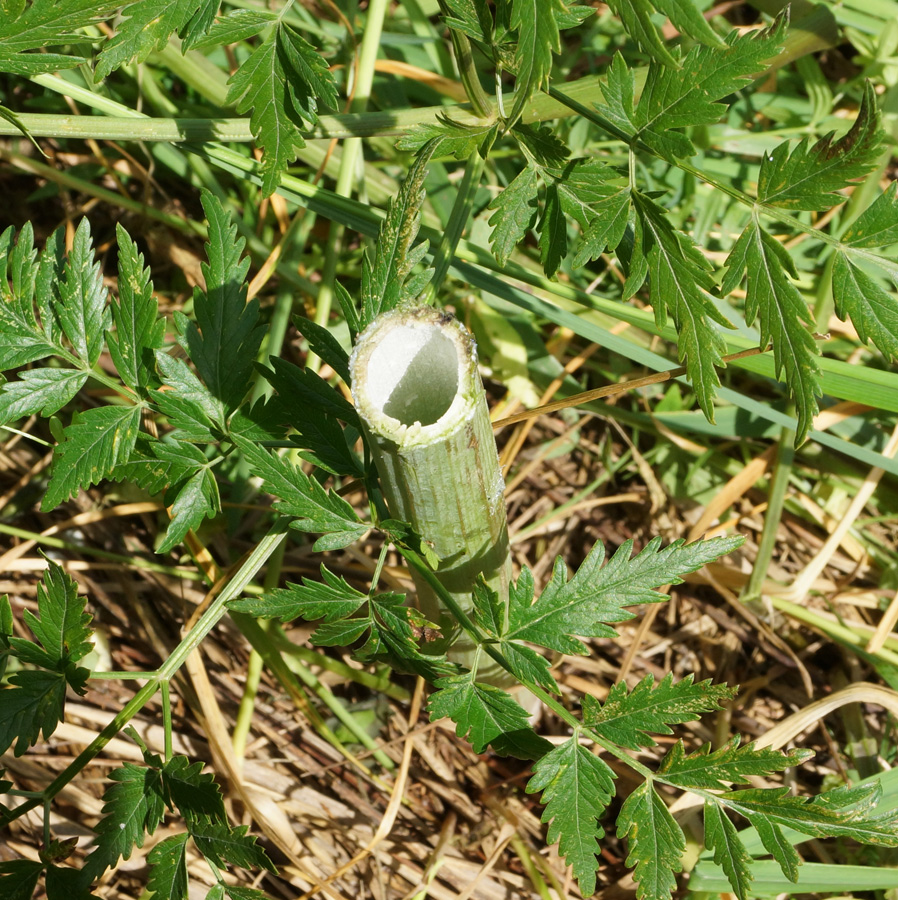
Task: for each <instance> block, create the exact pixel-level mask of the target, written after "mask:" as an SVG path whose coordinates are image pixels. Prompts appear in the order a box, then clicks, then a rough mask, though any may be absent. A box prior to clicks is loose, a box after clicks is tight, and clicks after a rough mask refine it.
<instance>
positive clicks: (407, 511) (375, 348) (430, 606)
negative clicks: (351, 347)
mask: <svg viewBox="0 0 898 900" xmlns="http://www.w3.org/2000/svg"><path fill="white" fill-rule="evenodd" d="M350 366H351V370H352V372H351V374H352V390H353V396H354V399H355V405H356V409H358V411H359V415H360V416H361V418H362V420H363V422H364V423H365V425H366V427H367V430H368V433H369V436H370V438H371V446H372V452H373V453H374V458H375V462H376V464H377V468H378V472H379V473H380V476H381V481H382V483H383V488H384V494H385V496H386V499H387V503H388V505H389V508H390V513H391V515H393V516H394V517H395V518H397V519H402V520H403V521H406V522H409V523H410V524H411V525H412V526H413V527H414V528H415V530H416V531H418V532H419V533H420V534H421V536H422V537H423V538H425V540H427V541H429V542H430V543H431V544H432V545H433V548H434V550H435V551H436V553H437V555H438V556H439V557H440V559H441V563H440V566H439V568H438V569H437V574H438V576H439V578H440V580H441V581H442V583H443V584H444V585H445V587H446V588H447V590H449V591H450V592H451V593H452V594H453V595H454V597H455V598H456V600H457V602H458V603H459V605H460V606H461V607H462V608H463V609H465V610H466V611H468V610H470V609H471V607H472V600H471V592H472V591H473V589H474V582H475V579H476V578H477V576H478V575H480V574H482V575H483V577H484V579H485V581H486V583H487V584H488V585H489V586H490V587H491V588H492V589H493V590H495V591H497V592H498V593H499V596H500V597H501V598H503V600H505V601H507V598H508V585H509V581H510V577H511V558H510V556H509V550H508V530H507V526H506V519H505V498H504V489H505V485H504V482H503V480H502V475H501V473H500V471H499V459H498V454H497V452H496V443H495V440H494V439H493V430H492V426H491V425H490V419H489V411H488V409H487V405H486V395H485V394H484V390H483V384H482V382H481V380H480V375H479V374H478V372H477V351H476V347H475V344H474V340H473V338H472V337H471V335H470V334H468V332H467V331H466V330H465V328H464V326H463V325H461V323H460V322H458V321H457V320H456V319H454V318H452V317H451V316H449V315H447V314H445V313H442V312H439V311H437V310H433V309H430V308H423V309H412V310H408V309H402V310H394V311H392V312H389V313H385V314H384V315H382V316H380V317H379V318H378V319H377V320H376V321H375V322H373V323H372V324H371V325H370V326H369V327H368V328H367V329H365V331H364V332H363V333H362V334H361V335H360V336H359V340H358V342H357V344H356V348H355V351H354V352H353V355H352V359H351V361H350ZM416 585H417V588H418V596H419V598H420V603H421V610H422V612H423V613H424V614H425V615H426V616H427V617H428V618H429V619H431V620H432V621H434V622H437V623H439V625H440V627H441V629H442V631H443V633H444V634H445V635H446V636H447V637H448V639H449V643H451V644H452V649H451V650H450V651H449V656H450V658H451V659H453V660H455V661H456V662H459V663H461V664H462V665H470V657H471V652H472V650H473V645H472V644H471V643H470V641H468V640H467V639H466V638H465V637H464V635H461V636H460V635H459V627H458V624H457V623H456V622H455V621H454V619H453V618H452V617H451V615H449V614H448V613H447V612H446V611H445V610H444V609H442V607H441V605H440V604H439V602H438V601H437V599H436V597H435V596H434V594H433V592H432V591H431V590H430V588H429V587H428V586H427V585H426V584H424V583H422V582H420V581H418V580H417V579H416ZM482 675H483V673H481V676H482Z"/></svg>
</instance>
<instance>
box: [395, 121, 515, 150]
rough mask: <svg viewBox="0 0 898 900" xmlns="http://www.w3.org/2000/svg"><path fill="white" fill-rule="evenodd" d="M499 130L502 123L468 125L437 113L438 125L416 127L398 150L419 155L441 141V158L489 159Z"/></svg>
mask: <svg viewBox="0 0 898 900" xmlns="http://www.w3.org/2000/svg"><path fill="white" fill-rule="evenodd" d="M498 131H499V125H498V123H493V124H489V123H488V122H487V123H484V124H482V125H479V124H478V125H468V124H465V123H462V122H453V121H452V119H450V118H448V117H447V116H445V114H443V113H437V121H436V122H435V123H430V122H428V123H423V124H421V125H415V126H414V127H413V128H411V129H410V130H409V131H407V132H406V133H405V134H404V135H403V136H402V137H401V138H400V139H399V140H398V141H397V142H396V147H397V148H398V149H399V150H411V151H413V152H418V151H419V150H420V149H421V148H422V147H423V146H424V145H425V144H427V143H428V142H429V141H433V140H437V141H439V148H438V149H439V154H440V155H441V156H443V155H447V156H454V157H455V158H456V159H462V160H464V159H468V158H469V157H470V156H472V155H473V154H474V153H479V154H480V155H481V156H482V157H483V158H484V159H485V158H486V157H487V155H488V154H489V151H490V148H491V147H492V146H493V143H495V140H496V137H497V135H498Z"/></svg>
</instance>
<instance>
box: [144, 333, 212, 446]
mask: <svg viewBox="0 0 898 900" xmlns="http://www.w3.org/2000/svg"><path fill="white" fill-rule="evenodd" d="M156 368H157V370H158V372H159V376H160V378H161V380H162V384H163V385H164V386H165V387H167V388H169V389H170V390H169V391H157V392H156V393H155V394H154V395H153V402H154V403H155V404H156V406H158V407H159V409H160V410H161V411H162V412H163V413H164V414H165V415H166V416H168V417H169V420H170V421H171V424H172V425H174V426H175V427H176V429H177V431H176V432H175V437H176V438H180V439H182V440H196V441H200V442H210V443H211V442H212V441H214V440H215V437H214V435H213V430H214V427H215V426H218V427H219V428H222V427H223V426H224V421H225V410H224V405H223V404H222V402H221V401H220V400H219V399H218V398H217V397H213V396H212V394H211V393H210V392H209V390H208V389H207V388H206V386H205V385H204V384H203V383H202V382H201V381H200V380H199V378H197V377H196V375H194V374H193V372H191V371H190V369H189V368H188V366H187V363H186V362H184V360H183V359H176V358H175V357H173V356H169V354H168V353H165V352H163V351H162V350H157V351H156Z"/></svg>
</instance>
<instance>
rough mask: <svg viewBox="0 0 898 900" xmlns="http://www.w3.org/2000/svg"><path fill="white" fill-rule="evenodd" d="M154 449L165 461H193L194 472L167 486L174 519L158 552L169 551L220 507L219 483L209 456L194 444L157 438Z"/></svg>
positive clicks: (185, 464)
mask: <svg viewBox="0 0 898 900" xmlns="http://www.w3.org/2000/svg"><path fill="white" fill-rule="evenodd" d="M153 452H154V453H155V454H156V455H157V456H159V457H160V458H161V459H162V460H163V461H165V462H170V463H173V464H175V465H183V466H185V467H186V466H187V465H190V464H191V463H192V468H193V472H192V474H190V475H189V476H188V477H187V478H186V479H184V480H181V481H180V482H179V483H177V484H172V485H170V486H168V487H167V488H166V491H165V503H166V505H167V506H168V507H169V514H170V515H171V521H170V522H169V525H168V528H167V529H166V532H165V537H164V538H163V540H162V543H161V544H160V545H159V547H158V548H157V550H156V552H157V553H167V552H168V551H169V550H171V549H172V547H175V546H176V545H177V544H180V543H181V541H182V540H183V539H184V536H185V535H186V534H187V532H188V531H189V530H191V529H196V528H198V527H199V525H200V524H201V523H202V521H203V520H204V519H206V518H212V517H213V516H215V515H216V514H217V513H219V512H220V511H221V499H220V497H219V494H218V483H217V482H216V481H215V475H214V474H213V473H212V470H211V469H210V468H209V466H208V464H207V460H206V458H205V457H204V456H203V455H202V453H200V451H199V450H198V449H197V448H196V447H193V446H192V445H191V444H175V445H172V444H169V443H162V442H157V443H156V444H154V445H153Z"/></svg>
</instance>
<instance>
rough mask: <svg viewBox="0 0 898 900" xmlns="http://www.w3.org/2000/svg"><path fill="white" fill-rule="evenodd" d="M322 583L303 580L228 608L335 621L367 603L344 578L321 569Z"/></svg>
mask: <svg viewBox="0 0 898 900" xmlns="http://www.w3.org/2000/svg"><path fill="white" fill-rule="evenodd" d="M321 578H322V581H314V580H312V579H310V578H303V580H302V584H301V585H299V584H290V583H288V584H287V587H285V588H279V589H278V590H274V591H268V592H267V593H266V594H263V595H262V596H261V597H247V598H245V599H243V600H232V601H231V602H230V603H228V609H233V610H235V611H237V612H242V613H248V614H249V615H251V616H258V617H260V618H263V619H280V620H281V621H282V622H291V621H293V619H306V620H307V621H310V622H314V621H316V620H317V619H323V620H324V621H325V622H334V621H336V620H337V619H343V618H345V617H346V616H351V615H352V614H353V613H354V612H356V611H357V610H359V609H361V607H362V606H363V605H364V604H365V603H367V602H368V595H367V594H363V593H361V592H360V591H357V590H356V589H355V588H354V587H351V586H350V585H349V584H347V583H346V581H345V580H344V579H343V578H340V577H339V576H337V575H334V574H333V572H331V571H330V570H329V569H328V568H327V567H326V566H324V565H322V566H321Z"/></svg>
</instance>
